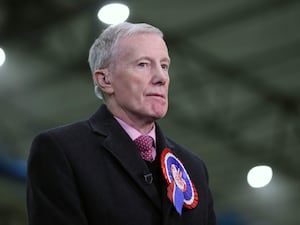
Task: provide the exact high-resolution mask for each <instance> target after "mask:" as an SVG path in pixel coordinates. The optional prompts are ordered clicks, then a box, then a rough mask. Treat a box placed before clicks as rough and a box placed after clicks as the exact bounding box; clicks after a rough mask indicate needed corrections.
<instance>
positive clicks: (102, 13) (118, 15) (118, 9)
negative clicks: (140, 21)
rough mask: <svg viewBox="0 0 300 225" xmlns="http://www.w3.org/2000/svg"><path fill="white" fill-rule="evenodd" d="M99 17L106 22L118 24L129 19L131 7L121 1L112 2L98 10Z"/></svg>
mask: <svg viewBox="0 0 300 225" xmlns="http://www.w3.org/2000/svg"><path fill="white" fill-rule="evenodd" d="M97 16H98V18H99V20H101V21H102V22H103V23H106V24H118V23H122V22H124V21H126V20H127V18H128V16H129V8H128V7H127V6H126V5H124V4H121V3H111V4H107V5H105V6H103V7H102V8H101V9H100V10H99V11H98V15H97Z"/></svg>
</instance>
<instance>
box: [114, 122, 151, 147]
mask: <svg viewBox="0 0 300 225" xmlns="http://www.w3.org/2000/svg"><path fill="white" fill-rule="evenodd" d="M114 117H115V116H114ZM115 119H116V120H117V121H118V123H119V124H120V125H121V127H122V128H123V129H124V130H125V131H126V133H127V134H128V135H129V137H130V138H131V140H135V139H136V138H138V137H139V136H141V135H143V134H142V133H140V132H139V131H138V130H136V129H135V128H133V127H132V126H130V125H128V124H127V123H126V122H124V121H123V120H121V119H119V118H118V117H115ZM145 135H149V136H150V137H152V138H153V140H154V145H156V135H155V124H154V126H153V128H152V129H151V130H150V131H149V133H147V134H145Z"/></svg>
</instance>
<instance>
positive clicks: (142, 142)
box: [134, 135, 154, 162]
mask: <svg viewBox="0 0 300 225" xmlns="http://www.w3.org/2000/svg"><path fill="white" fill-rule="evenodd" d="M153 142H154V141H153V138H152V137H150V136H148V135H141V136H139V137H138V138H137V139H135V140H134V143H135V144H136V146H137V147H138V149H139V150H140V154H141V156H142V158H143V159H144V160H147V161H150V162H152V161H153V156H152V147H153Z"/></svg>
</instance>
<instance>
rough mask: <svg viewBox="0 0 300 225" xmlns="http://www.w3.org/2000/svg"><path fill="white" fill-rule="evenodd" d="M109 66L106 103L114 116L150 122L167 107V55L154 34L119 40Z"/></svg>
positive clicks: (157, 117) (158, 116) (159, 115)
mask: <svg viewBox="0 0 300 225" xmlns="http://www.w3.org/2000/svg"><path fill="white" fill-rule="evenodd" d="M116 48H117V53H116V55H115V58H114V63H113V65H112V66H110V67H109V73H110V78H111V79H110V81H111V87H112V89H113V93H112V94H111V96H110V97H111V101H110V103H111V104H110V106H112V111H113V113H114V114H115V115H116V116H119V117H120V118H121V119H124V120H125V121H127V120H128V119H129V121H131V122H138V121H140V122H141V121H143V122H153V121H154V120H156V119H159V118H162V117H163V116H164V115H165V114H166V113H167V109H168V87H169V74H168V70H169V65H170V58H169V55H168V49H167V46H166V44H165V42H164V40H163V39H162V38H161V37H160V36H159V35H157V34H149V33H143V34H136V35H133V36H131V37H125V38H121V39H120V40H119V43H118V46H116Z"/></svg>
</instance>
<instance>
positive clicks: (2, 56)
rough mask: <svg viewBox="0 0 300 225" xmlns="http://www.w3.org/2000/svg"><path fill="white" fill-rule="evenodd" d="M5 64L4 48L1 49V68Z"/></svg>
mask: <svg viewBox="0 0 300 225" xmlns="http://www.w3.org/2000/svg"><path fill="white" fill-rule="evenodd" d="M4 62H5V52H4V50H3V49H2V48H0V66H2V65H3V64H4Z"/></svg>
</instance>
